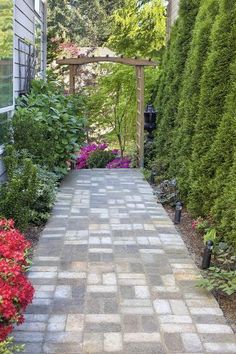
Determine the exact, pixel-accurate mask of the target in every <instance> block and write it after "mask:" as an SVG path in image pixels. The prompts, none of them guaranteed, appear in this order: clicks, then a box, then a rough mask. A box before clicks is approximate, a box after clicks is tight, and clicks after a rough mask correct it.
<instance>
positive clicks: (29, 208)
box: [0, 146, 57, 230]
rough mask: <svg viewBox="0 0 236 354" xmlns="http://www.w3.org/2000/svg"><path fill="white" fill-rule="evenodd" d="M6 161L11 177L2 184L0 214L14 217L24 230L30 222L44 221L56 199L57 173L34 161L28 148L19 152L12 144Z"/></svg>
mask: <svg viewBox="0 0 236 354" xmlns="http://www.w3.org/2000/svg"><path fill="white" fill-rule="evenodd" d="M4 161H5V165H6V169H7V174H8V180H7V182H6V183H5V184H4V185H2V186H1V187H0V215H2V216H4V217H6V218H13V219H14V220H15V223H16V226H17V227H18V228H20V229H21V230H25V229H26V228H27V226H28V225H29V223H33V224H36V225H39V224H42V223H44V222H45V221H46V220H47V219H48V217H49V214H50V210H51V208H52V206H53V203H54V200H55V194H56V181H57V176H56V175H55V174H54V173H52V172H48V171H47V170H45V168H42V167H40V166H37V165H35V164H33V162H32V160H31V159H30V157H29V155H28V153H27V151H25V150H22V151H21V152H20V153H19V152H17V151H15V150H14V148H13V147H12V146H8V147H7V149H6V157H5V158H4Z"/></svg>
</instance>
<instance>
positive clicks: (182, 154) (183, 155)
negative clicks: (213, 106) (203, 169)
mask: <svg viewBox="0 0 236 354" xmlns="http://www.w3.org/2000/svg"><path fill="white" fill-rule="evenodd" d="M218 10H219V0H203V1H202V2H201V7H200V9H199V12H198V15H197V17H196V22H195V26H194V29H193V36H192V41H191V47H190V51H189V55H188V59H187V62H186V67H185V71H184V75H183V83H182V90H181V94H180V102H179V107H178V113H177V118H176V129H175V132H174V135H173V144H172V147H171V151H172V160H171V165H170V170H171V171H170V172H171V175H173V176H177V178H178V186H179V188H180V190H181V194H182V196H185V197H186V195H187V194H188V191H189V183H190V181H189V166H190V158H191V154H192V146H191V143H192V137H193V134H194V128H195V123H196V119H197V113H198V109H197V108H198V101H199V95H200V79H201V76H202V70H203V64H204V62H205V60H206V57H207V53H208V49H209V39H210V33H211V30H212V26H213V23H214V20H215V17H216V15H217V13H218Z"/></svg>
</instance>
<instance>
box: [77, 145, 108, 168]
mask: <svg viewBox="0 0 236 354" xmlns="http://www.w3.org/2000/svg"><path fill="white" fill-rule="evenodd" d="M107 147H108V145H107V144H98V145H97V144H90V145H86V146H84V147H82V148H81V149H80V152H79V157H78V158H77V162H76V168H77V170H81V169H82V168H88V164H87V163H88V158H89V156H90V154H91V153H92V152H93V151H96V150H106V148H107Z"/></svg>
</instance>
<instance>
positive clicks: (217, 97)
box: [188, 0, 236, 215]
mask: <svg viewBox="0 0 236 354" xmlns="http://www.w3.org/2000/svg"><path fill="white" fill-rule="evenodd" d="M235 18H236V2H234V1H232V0H221V1H220V10H219V14H218V15H217V17H216V21H215V23H214V25H213V28H212V33H211V38H210V52H209V55H208V58H207V60H206V62H205V65H204V68H203V75H202V79H201V87H200V99H199V111H198V117H197V123H196V129H195V134H194V137H193V145H192V147H193V154H192V164H191V184H190V188H191V193H190V196H189V203H188V205H189V208H190V210H191V211H192V212H193V213H195V214H198V215H199V214H201V215H205V214H207V213H209V211H210V208H211V203H210V202H209V195H210V194H211V192H210V187H209V185H210V181H211V178H212V172H211V170H212V169H211V164H212V162H211V159H209V157H210V156H211V155H210V154H209V150H210V148H211V145H212V144H213V142H214V139H215V134H216V131H217V128H218V126H219V124H220V122H221V119H222V116H223V113H224V107H225V100H226V96H227V94H228V92H229V90H230V83H231V70H230V64H231V63H232V61H233V59H234V57H235V53H236V22H235Z"/></svg>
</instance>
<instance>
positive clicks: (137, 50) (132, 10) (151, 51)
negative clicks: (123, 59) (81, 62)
mask: <svg viewBox="0 0 236 354" xmlns="http://www.w3.org/2000/svg"><path fill="white" fill-rule="evenodd" d="M112 23H113V27H112V34H111V36H110V37H109V40H108V46H109V47H111V48H112V49H113V50H114V51H116V52H117V53H120V54H125V55H126V56H134V55H139V56H144V57H145V56H151V57H155V56H157V54H158V51H159V50H160V49H161V48H162V47H163V46H164V45H165V38H166V32H165V28H166V18H165V7H164V5H163V2H162V1H161V0H152V1H147V2H143V3H142V4H140V2H137V1H136V0H125V3H124V6H123V7H121V8H119V9H118V10H116V11H115V12H114V14H113V16H112Z"/></svg>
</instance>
